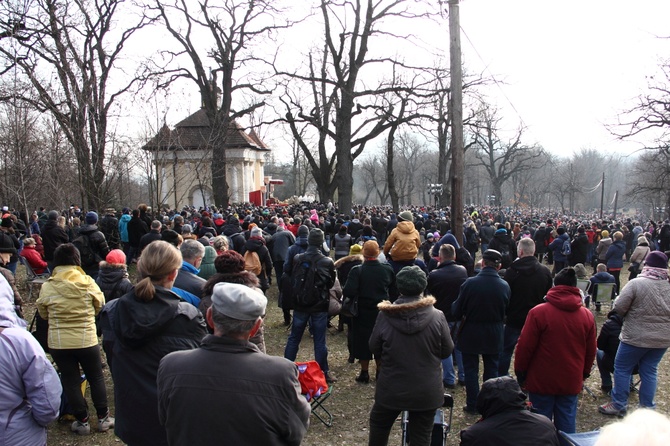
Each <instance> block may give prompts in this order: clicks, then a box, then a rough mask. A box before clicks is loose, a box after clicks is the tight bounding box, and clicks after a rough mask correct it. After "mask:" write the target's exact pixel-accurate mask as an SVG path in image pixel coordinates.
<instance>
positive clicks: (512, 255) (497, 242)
mask: <svg viewBox="0 0 670 446" xmlns="http://www.w3.org/2000/svg"><path fill="white" fill-rule="evenodd" d="M489 249H495V250H496V251H498V252H500V253H501V254H502V256H503V261H502V268H503V269H505V268H509V266H510V265H511V264H512V262H513V261H514V259H516V255H517V254H516V243H514V239H512V236H510V235H509V234H507V233H504V234H502V233H498V232H496V234H495V235H494V236H493V240H491V241H490V242H489Z"/></svg>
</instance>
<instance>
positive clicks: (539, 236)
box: [533, 222, 549, 262]
mask: <svg viewBox="0 0 670 446" xmlns="http://www.w3.org/2000/svg"><path fill="white" fill-rule="evenodd" d="M548 240H549V233H548V231H547V224H546V223H545V222H542V223H540V227H539V228H537V230H536V231H535V234H533V241H534V242H535V256H536V257H537V260H539V261H540V262H542V257H544V253H545V252H547V244H548V243H547V241H548Z"/></svg>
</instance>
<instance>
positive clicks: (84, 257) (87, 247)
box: [72, 234, 102, 268]
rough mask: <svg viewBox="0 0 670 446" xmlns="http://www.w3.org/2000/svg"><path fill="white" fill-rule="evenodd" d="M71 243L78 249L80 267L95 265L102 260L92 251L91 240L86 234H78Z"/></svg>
mask: <svg viewBox="0 0 670 446" xmlns="http://www.w3.org/2000/svg"><path fill="white" fill-rule="evenodd" d="M72 244H73V245H74V246H75V248H77V249H78V250H79V257H81V267H82V268H87V267H89V266H94V265H97V264H98V263H100V261H101V260H102V258H101V257H100V256H99V255H98V254H97V253H95V252H94V251H93V247H92V246H91V240H90V239H89V236H88V235H86V234H80V235H79V236H78V237H77V238H75V239H74V240H72Z"/></svg>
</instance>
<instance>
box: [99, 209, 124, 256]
mask: <svg viewBox="0 0 670 446" xmlns="http://www.w3.org/2000/svg"><path fill="white" fill-rule="evenodd" d="M98 226H100V231H101V232H102V233H103V234H104V236H105V240H107V244H108V245H109V249H118V248H120V247H121V234H120V232H119V220H118V219H117V218H116V217H115V216H113V215H110V214H107V215H105V216H104V217H102V220H100V223H99V224H98Z"/></svg>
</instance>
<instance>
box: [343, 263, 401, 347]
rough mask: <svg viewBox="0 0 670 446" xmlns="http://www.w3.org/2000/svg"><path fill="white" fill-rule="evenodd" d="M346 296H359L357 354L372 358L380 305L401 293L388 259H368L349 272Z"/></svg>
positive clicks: (355, 336) (355, 333) (355, 331)
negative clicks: (371, 336)
mask: <svg viewBox="0 0 670 446" xmlns="http://www.w3.org/2000/svg"><path fill="white" fill-rule="evenodd" d="M342 296H344V297H349V298H351V299H355V298H358V316H355V317H353V318H352V322H353V343H352V347H353V354H354V357H356V358H358V359H364V360H369V359H372V357H371V352H370V350H369V348H368V340H369V339H370V335H371V334H372V329H373V327H374V326H375V321H376V320H377V314H378V313H379V310H378V309H377V305H378V304H380V303H381V302H382V301H384V300H391V301H392V300H395V297H396V296H397V291H396V284H395V274H394V273H393V268H391V265H389V264H388V263H381V262H379V261H378V260H366V261H365V262H363V264H362V265H359V266H355V267H353V268H352V269H351V271H350V272H349V276H348V278H347V283H346V284H345V286H344V287H343V288H342Z"/></svg>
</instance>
